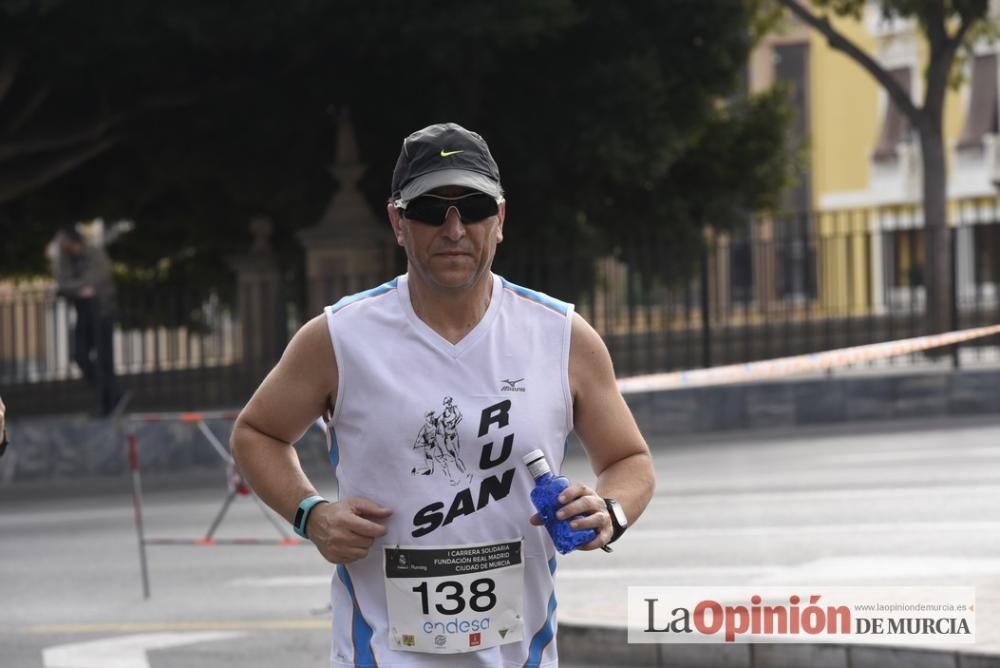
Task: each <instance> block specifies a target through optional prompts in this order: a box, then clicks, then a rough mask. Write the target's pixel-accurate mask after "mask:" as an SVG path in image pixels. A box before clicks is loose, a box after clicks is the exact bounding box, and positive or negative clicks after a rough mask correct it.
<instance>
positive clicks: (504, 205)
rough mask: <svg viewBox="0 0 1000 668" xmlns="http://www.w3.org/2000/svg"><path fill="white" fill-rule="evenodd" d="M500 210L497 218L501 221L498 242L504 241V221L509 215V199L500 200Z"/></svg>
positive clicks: (498, 226) (498, 229) (498, 227)
mask: <svg viewBox="0 0 1000 668" xmlns="http://www.w3.org/2000/svg"><path fill="white" fill-rule="evenodd" d="M499 206H500V210H499V211H497V219H498V220H499V221H500V222H499V224H498V225H497V243H500V242H501V241H503V221H504V218H506V217H507V200H504V201H502V202H500V205H499Z"/></svg>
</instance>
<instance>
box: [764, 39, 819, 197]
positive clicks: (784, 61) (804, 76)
mask: <svg viewBox="0 0 1000 668" xmlns="http://www.w3.org/2000/svg"><path fill="white" fill-rule="evenodd" d="M772 58H773V60H774V80H775V81H780V82H781V83H783V84H784V85H785V86H786V87H787V88H788V93H789V96H790V99H791V102H792V105H793V106H794V107H795V118H794V119H793V120H792V125H791V127H790V128H789V132H790V133H791V145H792V146H794V147H796V148H799V147H801V146H803V145H805V143H806V142H807V141H808V138H809V134H810V132H811V128H810V127H809V44H778V45H775V46H774V47H773V53H772ZM796 170H797V171H796V174H795V176H796V179H795V186H794V187H792V188H791V189H790V190H789V191H788V192H787V193H785V200H784V202H783V205H784V208H785V209H788V210H790V211H793V212H796V213H799V212H802V211H808V210H809V209H811V208H812V174H811V173H810V170H809V167H808V166H807V165H806V164H802V165H801V166H799V167H797V168H796Z"/></svg>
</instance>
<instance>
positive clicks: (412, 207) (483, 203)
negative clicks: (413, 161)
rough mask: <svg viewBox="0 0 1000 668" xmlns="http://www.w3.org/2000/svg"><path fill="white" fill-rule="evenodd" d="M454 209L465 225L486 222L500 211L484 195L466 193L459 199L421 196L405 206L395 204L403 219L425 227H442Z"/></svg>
mask: <svg viewBox="0 0 1000 668" xmlns="http://www.w3.org/2000/svg"><path fill="white" fill-rule="evenodd" d="M452 207H455V210H457V211H458V217H459V218H461V219H462V222H463V223H465V224H466V225H468V224H470V223H478V222H481V221H483V220H486V219H487V218H489V217H490V216H495V215H497V213H498V212H499V211H500V204H499V202H497V201H496V199H495V198H493V197H492V196H490V195H487V194H485V193H478V192H476V193H468V194H466V195H461V196H459V197H442V196H440V195H430V194H427V195H421V196H420V197H415V198H413V199H412V200H410V201H409V202H407V203H406V204H405V205H401V204H400V203H399V202H397V203H396V208H397V209H399V210H400V211H401V212H402V214H403V216H404V217H405V218H408V219H410V220H415V221H417V222H420V223H425V224H427V225H435V226H439V225H444V219H445V216H447V215H448V210H449V209H451V208H452Z"/></svg>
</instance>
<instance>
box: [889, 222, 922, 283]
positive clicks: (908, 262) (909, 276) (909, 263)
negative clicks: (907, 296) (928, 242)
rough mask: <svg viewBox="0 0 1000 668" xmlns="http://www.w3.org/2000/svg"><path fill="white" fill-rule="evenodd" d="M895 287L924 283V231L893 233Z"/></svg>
mask: <svg viewBox="0 0 1000 668" xmlns="http://www.w3.org/2000/svg"><path fill="white" fill-rule="evenodd" d="M892 251H893V259H894V260H895V262H894V263H893V269H894V271H893V274H892V278H893V282H892V285H893V287H896V288H916V287H921V286H923V284H924V231H923V230H897V231H896V232H895V233H893V244H892Z"/></svg>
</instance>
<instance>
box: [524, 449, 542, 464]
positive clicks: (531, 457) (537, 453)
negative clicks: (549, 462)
mask: <svg viewBox="0 0 1000 668" xmlns="http://www.w3.org/2000/svg"><path fill="white" fill-rule="evenodd" d="M521 459H523V460H524V463H525V464H530V463H531V462H533V461H535V460H536V459H545V453H544V452H542V451H541V450H532V451H531V452H529V453H528V454H526V455H525V456H524V457H522V458H521Z"/></svg>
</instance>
